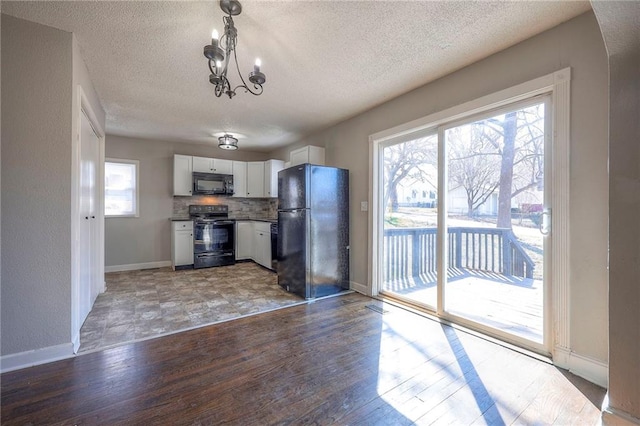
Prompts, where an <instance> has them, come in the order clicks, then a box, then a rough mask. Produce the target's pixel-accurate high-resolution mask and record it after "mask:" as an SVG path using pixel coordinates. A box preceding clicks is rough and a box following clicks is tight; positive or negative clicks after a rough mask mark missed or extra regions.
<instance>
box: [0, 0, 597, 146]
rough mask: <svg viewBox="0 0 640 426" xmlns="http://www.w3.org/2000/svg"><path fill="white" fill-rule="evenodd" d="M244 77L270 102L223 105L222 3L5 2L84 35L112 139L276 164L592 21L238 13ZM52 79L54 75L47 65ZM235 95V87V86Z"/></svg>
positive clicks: (402, 10)
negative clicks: (215, 70) (214, 74)
mask: <svg viewBox="0 0 640 426" xmlns="http://www.w3.org/2000/svg"><path fill="white" fill-rule="evenodd" d="M242 6H243V11H242V14H240V15H239V16H237V17H235V18H234V21H235V24H236V28H237V29H238V44H239V48H238V59H239V62H240V67H241V71H242V73H243V75H244V76H245V78H246V75H247V74H248V73H249V71H251V70H252V65H253V61H254V58H255V57H256V56H259V57H260V58H261V59H262V71H263V72H264V73H265V74H266V77H267V82H266V84H265V86H264V94H263V95H261V96H258V97H256V96H253V95H251V94H248V93H244V92H243V91H241V90H239V91H238V95H237V96H236V97H235V98H233V99H231V100H230V99H228V98H227V97H221V98H216V97H215V96H214V94H213V86H212V85H211V84H210V83H209V82H208V76H209V70H208V67H207V60H206V58H205V57H204V56H203V54H202V49H203V47H204V45H205V44H209V43H210V41H211V39H210V38H211V30H212V29H213V28H216V29H217V30H218V31H219V32H222V30H223V24H222V16H223V12H222V11H221V10H220V8H219V6H218V2H217V1H215V2H214V1H209V2H192V1H174V2H158V1H115V2H111V1H109V2H106V1H77V2H73V1H71V2H59V1H45V2H31V1H24V2H9V1H3V2H2V12H3V13H6V14H9V15H13V16H16V17H19V18H23V19H27V20H30V21H35V22H38V23H42V24H45V25H50V26H53V27H56V28H59V29H62V30H65V31H70V32H73V33H75V34H76V37H77V39H78V42H79V45H80V48H81V52H82V55H83V58H84V60H85V62H86V64H87V67H88V69H89V74H90V76H91V79H92V81H93V83H94V86H95V88H96V90H97V92H98V95H99V96H100V98H101V100H102V103H103V107H104V108H105V110H106V112H107V124H106V127H107V128H106V130H107V133H108V134H114V135H123V136H132V137H143V138H153V139H164V140H176V141H185V142H195V143H213V142H214V140H215V138H214V137H212V136H211V134H213V133H218V132H230V133H232V134H241V135H244V138H242V139H241V141H240V146H241V149H247V150H255V151H269V150H272V149H274V148H276V147H278V146H282V145H285V144H288V143H291V142H294V141H296V140H298V139H300V138H301V137H303V136H305V135H308V134H310V133H313V132H315V131H318V130H321V129H323V128H325V127H328V126H331V125H333V124H335V123H338V122H340V121H342V120H344V119H346V118H349V117H351V116H354V115H356V114H358V113H361V112H363V111H366V110H368V109H370V108H372V107H374V106H376V105H379V104H381V103H383V102H385V101H387V100H389V99H392V98H394V97H396V96H398V95H401V94H403V93H406V92H408V91H410V90H412V89H415V88H417V87H419V86H421V85H423V84H425V83H427V82H430V81H433V80H435V79H437V78H439V77H442V76H444V75H446V74H449V73H451V72H453V71H455V70H457V69H460V68H462V67H464V66H466V65H468V64H471V63H473V62H476V61H478V60H480V59H482V58H485V57H487V56H489V55H491V54H493V53H495V52H498V51H500V50H503V49H505V48H507V47H509V46H512V45H514V44H516V43H518V42H520V41H522V40H525V39H527V38H529V37H531V36H533V35H535V34H538V33H540V32H542V31H544V30H546V29H549V28H551V27H554V26H556V25H558V24H560V23H562V22H564V21H566V20H569V19H571V18H573V17H575V16H577V15H579V14H581V13H583V12H586V11H587V10H589V9H590V4H589V2H588V1H549V2H543V1H406V2H401V1H249V0H247V1H243V2H242ZM42 65H43V72H44V75H46V64H42ZM230 80H231V84H232V85H237V84H238V83H239V78H238V77H237V75H235V74H231V75H230Z"/></svg>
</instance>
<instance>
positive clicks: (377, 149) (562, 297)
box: [368, 68, 571, 366]
mask: <svg viewBox="0 0 640 426" xmlns="http://www.w3.org/2000/svg"><path fill="white" fill-rule="evenodd" d="M570 80H571V69H570V68H565V69H562V70H560V71H556V72H554V73H551V74H548V75H545V76H543V77H539V78H536V79H534V80H531V81H528V82H525V83H522V84H519V85H516V86H513V87H510V88H507V89H504V90H501V91H499V92H496V93H492V94H490V95H487V96H483V97H481V98H478V99H475V100H472V101H469V102H466V103H464V104H461V105H458V106H455V107H452V108H448V109H446V110H444V111H440V112H437V113H434V114H431V115H428V116H426V117H423V118H419V119H417V120H414V121H411V122H409V123H405V124H402V125H399V126H396V127H393V128H391V129H387V130H384V131H381V132H378V133H375V134H373V135H371V136H369V158H370V160H371V163H370V174H369V190H370V193H369V199H370V205H371V208H370V209H369V235H370V236H371V238H370V239H369V284H368V285H369V288H368V294H370V295H372V296H377V295H378V293H379V291H380V289H381V283H382V277H383V275H382V264H381V262H379V260H378V259H381V257H380V256H381V251H382V240H383V230H382V220H381V217H380V215H381V213H382V212H383V206H382V205H381V203H382V199H381V197H380V188H381V187H382V185H383V182H382V179H383V178H384V176H382V173H381V171H382V170H383V168H382V167H381V164H382V148H383V146H384V144H385V142H387V141H390V140H392V139H397V138H402V137H406V136H407V135H410V134H412V133H415V132H417V131H424V130H427V129H436V128H438V127H440V126H442V125H444V124H446V123H450V122H452V121H457V120H460V119H463V118H465V117H469V116H472V115H475V114H478V113H482V112H484V111H487V110H490V109H495V108H499V107H502V106H505V105H508V104H511V103H514V102H518V101H521V100H525V99H528V98H531V97H533V96H537V95H543V94H550V95H551V104H552V113H551V116H550V119H551V129H552V131H551V134H552V136H553V147H552V152H549V153H548V155H549V157H548V158H550V159H551V161H550V162H551V164H550V168H551V170H552V184H551V188H550V192H551V205H552V206H553V216H552V219H551V229H552V230H553V239H552V242H551V248H550V253H549V257H548V259H550V260H549V262H548V263H549V264H550V265H551V268H550V269H551V272H550V273H549V274H545V275H546V276H545V280H546V279H549V283H548V285H547V287H546V288H550V289H551V291H549V292H546V293H545V306H547V307H549V306H550V307H551V314H550V315H547V318H549V319H550V321H548V322H547V324H546V325H545V335H546V336H547V337H546V343H547V347H548V348H549V350H550V351H551V354H552V357H553V359H554V363H555V364H557V365H559V366H568V363H569V355H570V298H569V291H570V287H569V259H570V254H569V199H570V198H569V177H570V176H569V172H570V168H569V165H570V162H569V147H570V123H569V118H570V115H569V104H570ZM439 166H444V165H439ZM438 172H439V175H442V172H444V169H441V168H440V167H439V170H438ZM439 183H441V182H439ZM439 210H442V209H439ZM440 240H442V238H440ZM439 250H442V247H441V246H440V247H439ZM439 259H440V261H439V264H438V266H440V267H441V268H442V267H443V266H445V267H446V265H444V264H443V262H444V256H442V252H440V255H439ZM439 302H441V301H439ZM440 306H441V304H440ZM438 314H442V313H441V312H438Z"/></svg>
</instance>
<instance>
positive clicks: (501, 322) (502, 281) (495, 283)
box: [384, 268, 543, 343]
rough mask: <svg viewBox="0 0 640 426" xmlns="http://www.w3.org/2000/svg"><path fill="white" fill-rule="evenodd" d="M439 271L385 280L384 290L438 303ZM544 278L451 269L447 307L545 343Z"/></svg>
mask: <svg viewBox="0 0 640 426" xmlns="http://www.w3.org/2000/svg"><path fill="white" fill-rule="evenodd" d="M435 280H436V277H435V274H430V275H421V276H419V277H409V278H406V279H403V280H396V281H392V282H387V283H385V284H384V290H386V291H389V292H392V293H395V294H399V295H401V296H405V297H408V298H410V299H411V300H412V301H415V302H418V303H420V304H425V305H429V306H432V307H435V306H436V283H435ZM542 290H543V289H542V281H540V280H534V279H531V278H521V277H508V276H505V275H502V274H497V273H492V272H483V271H474V270H468V269H455V268H451V269H449V273H448V281H447V285H446V287H445V305H446V306H445V310H446V311H448V312H450V313H452V314H455V315H458V316H461V317H464V318H467V319H470V320H473V321H476V322H478V323H481V324H484V325H488V326H491V327H494V328H497V329H499V330H502V331H505V332H507V333H511V334H515V335H517V336H520V337H524V338H526V339H528V340H531V341H533V342H537V343H542V332H543V293H542Z"/></svg>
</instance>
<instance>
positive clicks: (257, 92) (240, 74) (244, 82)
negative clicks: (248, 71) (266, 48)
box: [233, 49, 264, 96]
mask: <svg viewBox="0 0 640 426" xmlns="http://www.w3.org/2000/svg"><path fill="white" fill-rule="evenodd" d="M233 60H234V61H235V63H236V71H238V77H240V81H242V84H239V85H238V86H237V87H236V88H235V89H233V91H234V92H235V91H236V89H237V88H238V87H242V88H243V89H244V90H245V91H246V92H249V93H251V94H252V95H255V96H259V95H260V94H262V91H263V90H264V89H262V85H261V84H254V85H253V87H254V88H255V89H256V91H255V92H254V91H253V90H251V89H250V88H249V86H247V82H246V81H244V78H243V77H242V73H241V72H240V65H238V55H237V54H236V50H235V49H234V50H233ZM258 86H259V87H260V91H258V90H257V89H258Z"/></svg>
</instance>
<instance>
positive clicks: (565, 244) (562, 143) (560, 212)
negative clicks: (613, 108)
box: [547, 68, 571, 369]
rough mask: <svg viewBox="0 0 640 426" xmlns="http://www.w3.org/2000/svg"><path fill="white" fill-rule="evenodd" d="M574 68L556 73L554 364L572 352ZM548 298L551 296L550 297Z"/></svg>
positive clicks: (553, 228)
mask: <svg viewBox="0 0 640 426" xmlns="http://www.w3.org/2000/svg"><path fill="white" fill-rule="evenodd" d="M570 82H571V70H570V69H569V68H567V69H564V70H562V71H558V72H556V73H554V74H553V92H552V95H551V96H552V103H553V116H552V120H553V121H552V131H553V139H554V140H553V155H552V160H551V161H552V173H553V176H552V179H553V189H552V192H551V199H552V202H551V205H552V209H553V214H552V216H551V230H552V231H551V232H552V238H551V259H552V267H551V274H550V275H551V283H552V285H551V295H552V300H551V306H552V307H553V309H552V312H553V314H552V317H553V323H552V324H553V326H552V328H553V355H554V357H553V358H554V363H555V364H556V365H558V366H560V367H565V368H568V369H571V364H569V365H565V364H563V361H564V358H565V357H564V356H560V357H559V358H560V359H556V356H555V355H556V353H567V352H570V351H571V330H570V325H571V303H570V300H571V298H570V285H569V283H570V271H569V259H570V255H569V252H570V247H569V235H570V234H569V226H570V224H569V201H570V198H569V187H570V158H569V152H570V142H571V137H570V136H571V135H570V124H571V123H570V111H569V104H570V101H571V96H570ZM547 300H548V299H547Z"/></svg>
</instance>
